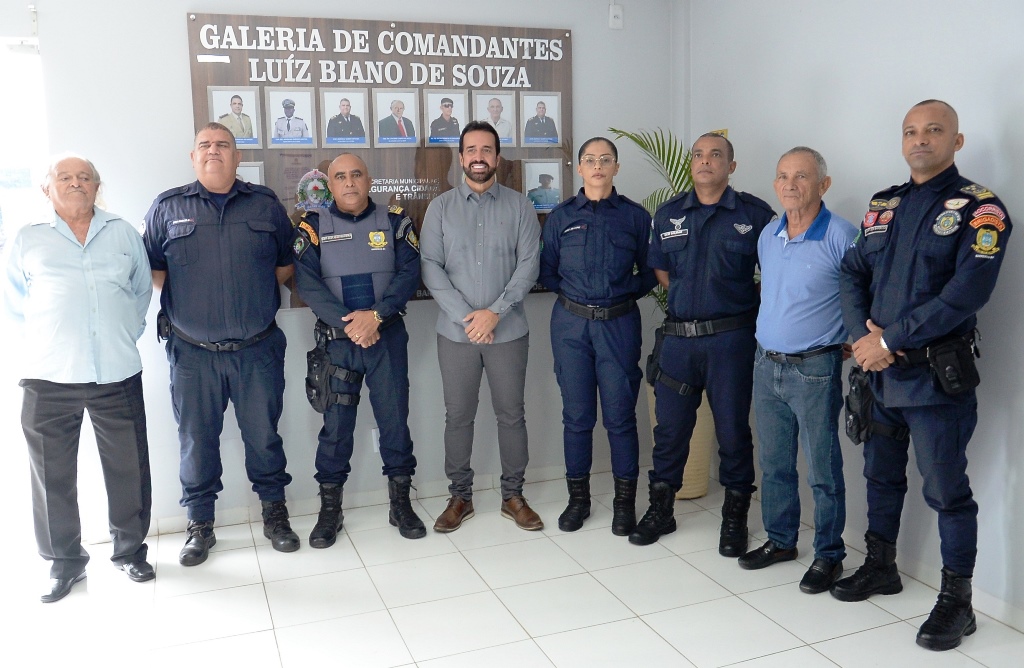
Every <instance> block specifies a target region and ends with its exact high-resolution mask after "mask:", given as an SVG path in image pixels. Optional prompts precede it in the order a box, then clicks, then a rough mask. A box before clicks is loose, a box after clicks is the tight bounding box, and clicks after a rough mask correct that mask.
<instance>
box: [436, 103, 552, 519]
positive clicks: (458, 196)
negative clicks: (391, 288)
mask: <svg viewBox="0 0 1024 668" xmlns="http://www.w3.org/2000/svg"><path fill="white" fill-rule="evenodd" d="M500 150H501V143H500V140H499V138H498V133H497V131H495V129H494V127H493V126H491V125H490V124H488V123H485V122H481V121H473V122H471V123H468V124H467V125H466V127H465V129H463V131H462V135H461V137H460V138H459V162H460V163H461V165H462V170H463V172H465V174H466V180H465V182H464V183H462V184H461V185H460V186H459V187H458V188H455V189H454V190H449V191H448V192H446V193H444V194H443V195H441V196H440V197H437V198H435V199H434V200H433V201H432V202H431V203H430V206H429V207H427V213H426V216H425V217H424V219H423V229H422V231H421V233H420V256H421V258H422V277H423V283H424V284H425V285H426V286H427V288H429V289H430V292H431V294H432V295H433V297H434V299H435V300H436V301H437V304H438V306H439V307H440V313H438V317H437V334H438V335H437V359H438V362H439V364H440V367H441V385H442V387H443V390H444V404H445V428H444V450H445V462H444V465H445V475H447V476H448V478H449V480H451V485H449V487H448V489H449V491H450V492H451V494H452V497H451V499H449V500H448V507H447V508H446V509H445V511H444V512H443V513H441V515H440V516H439V517H438V518H437V521H436V522H435V523H434V530H435V531H440V532H442V533H447V532H449V531H455V530H456V529H458V528H459V527H460V526H461V525H462V522H463V521H464V520H467V519H469V518H470V517H472V516H473V500H472V499H473V469H472V468H470V458H471V456H472V453H473V423H474V420H475V419H476V408H477V404H478V403H479V395H480V379H481V376H482V372H483V370H484V368H485V367H486V368H487V384H488V386H489V387H490V390H491V404H492V406H493V408H494V414H495V417H496V418H497V422H498V450H499V452H500V456H501V498H502V504H501V514H502V515H503V516H504V517H507V518H509V519H511V520H513V521H514V522H515V523H516V526H518V527H519V528H521V529H526V530H528V531H534V530H537V529H542V528H543V527H544V523H543V522H542V521H541V519H540V517H539V516H538V515H537V513H535V512H534V511H533V510H532V509H531V508H530V506H529V505H527V503H526V500H525V499H524V498H523V480H524V474H525V471H526V464H527V462H528V461H529V452H528V449H527V437H526V418H525V409H524V403H525V402H524V394H525V389H526V359H527V351H528V349H529V341H530V336H529V327H528V326H527V323H526V313H525V311H524V310H523V298H524V297H526V295H527V293H528V292H529V291H530V288H532V287H533V285H534V283H535V282H536V280H537V274H538V273H539V271H540V223H538V221H537V214H536V213H535V212H534V209H533V204H531V203H530V200H528V199H527V198H526V196H525V195H523V194H522V193H519V192H516V191H515V190H512V189H510V188H506V187H505V186H502V185H500V184H499V183H497V180H496V179H495V176H494V174H495V171H496V170H497V166H498V154H499V152H500Z"/></svg>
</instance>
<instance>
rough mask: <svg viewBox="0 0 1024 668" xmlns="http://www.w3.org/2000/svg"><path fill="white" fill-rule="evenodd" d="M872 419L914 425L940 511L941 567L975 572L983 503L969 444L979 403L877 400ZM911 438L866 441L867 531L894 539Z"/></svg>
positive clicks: (920, 464)
mask: <svg viewBox="0 0 1024 668" xmlns="http://www.w3.org/2000/svg"><path fill="white" fill-rule="evenodd" d="M872 419H873V420H876V421H878V422H881V423H882V424H886V425H889V426H892V427H909V428H910V433H911V434H912V436H913V443H914V456H915V458H916V459H917V470H918V471H920V473H921V477H922V478H923V479H924V490H923V491H924V499H925V502H927V504H928V507H929V508H931V509H932V510H935V511H936V512H938V514H939V538H940V539H941V540H940V542H941V548H942V565H943V566H945V567H946V568H948V569H950V570H952V571H954V572H956V573H959V574H960V575H966V576H968V577H970V576H972V575H973V574H974V562H975V558H976V557H977V554H978V504H977V503H976V502H975V501H974V496H973V495H972V493H971V484H970V480H968V478H967V452H966V451H967V443H968V441H970V440H971V435H972V434H973V433H974V428H975V427H976V426H977V424H978V404H976V403H968V404H942V405H936V406H907V407H902V408H886V407H885V406H882V405H881V404H880V403H879V402H875V405H874V408H873V412H872ZM909 448H910V439H903V440H900V441H897V440H895V439H892V438H888V437H886V436H881V435H878V434H873V435H872V436H871V437H870V438H869V439H868V441H867V442H866V443H865V444H864V477H865V478H866V479H867V486H868V488H867V501H868V531H871V532H872V533H876V534H878V535H879V536H881V537H882V538H883V539H884V540H886V541H888V542H890V543H895V542H896V537H897V535H898V534H899V530H900V515H902V513H903V499H904V497H905V496H906V494H907V473H906V471H907V460H908V451H909Z"/></svg>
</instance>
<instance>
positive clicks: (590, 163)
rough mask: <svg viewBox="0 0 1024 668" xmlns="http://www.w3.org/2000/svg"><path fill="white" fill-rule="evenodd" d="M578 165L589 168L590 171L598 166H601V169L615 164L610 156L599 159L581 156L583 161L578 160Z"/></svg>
mask: <svg viewBox="0 0 1024 668" xmlns="http://www.w3.org/2000/svg"><path fill="white" fill-rule="evenodd" d="M580 163H582V164H584V165H586V166H587V167H590V168H591V169H593V168H594V167H597V166H598V165H601V166H602V167H610V166H612V165H614V164H615V158H613V157H612V156H610V155H602V156H600V157H594V156H592V155H585V156H583V159H582V160H580Z"/></svg>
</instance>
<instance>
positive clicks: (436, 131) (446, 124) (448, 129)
mask: <svg viewBox="0 0 1024 668" xmlns="http://www.w3.org/2000/svg"><path fill="white" fill-rule="evenodd" d="M430 136H431V137H442V138H444V137H447V138H449V139H450V138H453V137H458V136H459V119H457V118H455V117H454V116H452V117H451V118H449V119H448V120H447V121H446V120H444V116H438V117H437V118H435V119H434V120H433V121H431V123H430Z"/></svg>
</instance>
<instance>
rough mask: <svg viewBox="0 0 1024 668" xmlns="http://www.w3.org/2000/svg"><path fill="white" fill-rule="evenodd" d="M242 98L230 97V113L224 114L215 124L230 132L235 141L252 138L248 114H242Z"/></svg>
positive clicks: (237, 96)
mask: <svg viewBox="0 0 1024 668" xmlns="http://www.w3.org/2000/svg"><path fill="white" fill-rule="evenodd" d="M243 106H244V105H243V103H242V96H241V95H232V96H231V112H230V113H227V114H224V115H223V116H221V117H220V118H218V119H217V122H218V123H220V124H221V125H223V126H224V127H226V128H227V129H228V130H231V134H233V135H235V139H240V138H241V139H248V138H251V137H252V119H251V118H249V115H248V114H243V113H242V107H243Z"/></svg>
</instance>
